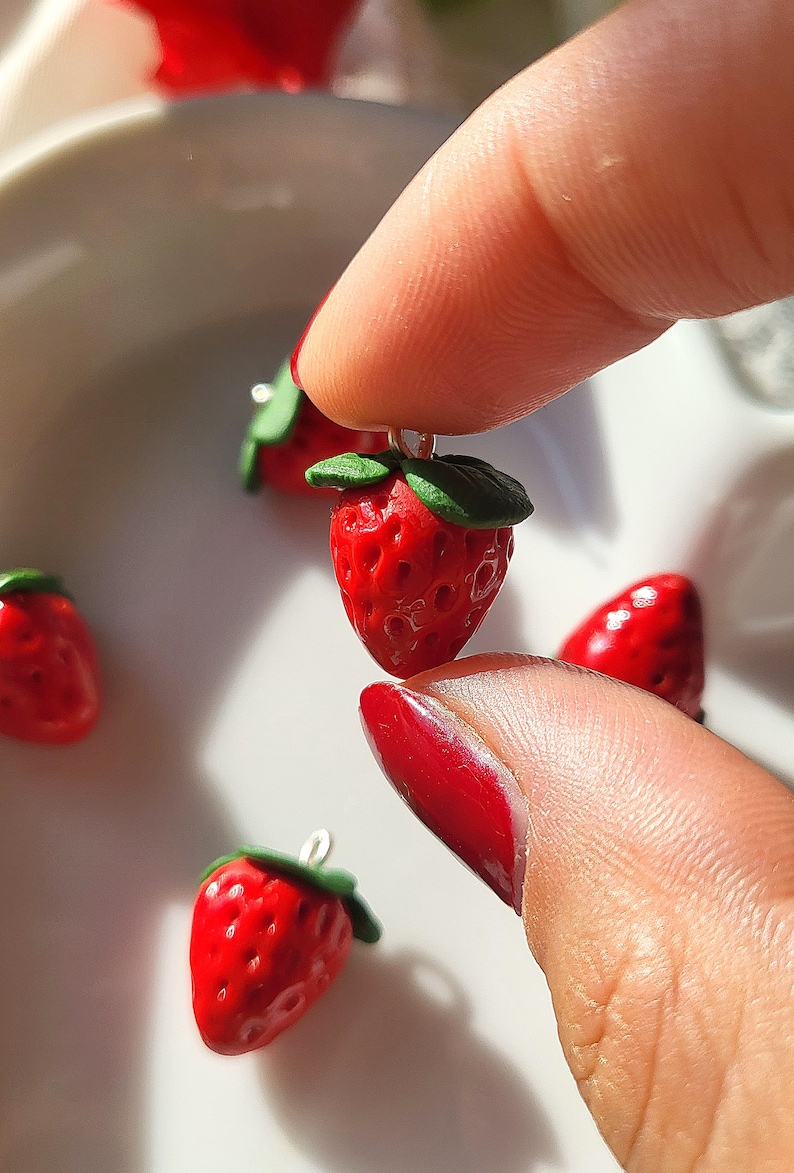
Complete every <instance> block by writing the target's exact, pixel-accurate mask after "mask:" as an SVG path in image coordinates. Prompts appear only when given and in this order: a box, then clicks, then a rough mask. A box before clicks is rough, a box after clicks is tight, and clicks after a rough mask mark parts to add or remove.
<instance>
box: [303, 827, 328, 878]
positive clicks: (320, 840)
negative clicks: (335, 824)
mask: <svg viewBox="0 0 794 1173" xmlns="http://www.w3.org/2000/svg"><path fill="white" fill-rule="evenodd" d="M333 846H334V841H333V839H332V838H331V832H330V831H326V829H325V827H322V828H321V829H320V830H319V831H315V832H314V834H312V835H310V836H309V838H308V839H307V840H306V842H305V843H304V845H303V847H301V849H300V854H299V856H298V859H299V860H300V862H301V863H303V864H306V866H307V867H309V868H320V867H322V866H323V864H324V863H325V861H326V860H327V859H328V856H329V855H330V854H331V850H332V848H333Z"/></svg>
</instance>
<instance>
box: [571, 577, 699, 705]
mask: <svg viewBox="0 0 794 1173" xmlns="http://www.w3.org/2000/svg"><path fill="white" fill-rule="evenodd" d="M559 659H560V660H565V661H567V662H568V663H569V664H581V666H582V667H583V668H592V669H594V670H595V671H596V672H602V673H603V674H604V675H605V676H613V677H614V678H615V679H616V680H623V681H625V682H626V684H634V685H636V686H637V687H638V688H643V689H645V691H646V692H652V693H655V694H656V696H659V697H662V699H663V700H666V701H669V702H670V704H671V705H675V706H676V708H678V709H680V710H681V712H682V713H686V714H687V716H689V717H694V718H695V719H696V720H701V719H702V710H701V707H700V702H701V697H702V695H703V683H704V656H703V617H702V612H701V606H700V599H699V598H698V593H697V591H696V590H695V587H694V584H693V583H692V582H691V581H690V580H689V579H688V578H685V577H684V575H682V574H657V575H654V576H653V577H652V578H645V579H642V581H641V582H635V583H634V585H633V586H630V587H629V588H628V590H626V591H623V592H622V593H621V594H619V595H616V596H615V598H614V599H610V600H609V602H608V603H604V605H603V606H602V607H599V608H598V610H597V611H594V612H593V614H592V615H590V616H589V617H588V618H587V619H585V621H584V623H582V624H581V625H580V626H579V627H578V628H577V629H576V631H575V632H574V633H573V634H572V635H570V636H569V637H568V639H567V640H566V642H565V644H564V645H563V647H562V648H561V650H560V654H559Z"/></svg>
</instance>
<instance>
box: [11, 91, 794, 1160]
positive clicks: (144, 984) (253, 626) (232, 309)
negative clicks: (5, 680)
mask: <svg viewBox="0 0 794 1173" xmlns="http://www.w3.org/2000/svg"><path fill="white" fill-rule="evenodd" d="M102 121H103V123H104V125H103V126H101V127H99V128H97V129H96V130H95V131H94V132H93V133H88V134H83V135H82V136H76V137H72V138H71V139H70V138H69V137H68V136H67V137H66V140H65V141H63V142H62V144H61V146H60V147H59V148H58V149H52V148H51V147H50V148H48V149H46V150H44V149H39V148H36V147H34V148H31V149H30V150H29V151H28V152H27V160H26V162H24V164H21V163H19V162H17V164H15V169H13V170H12V171H11V172H10V173H7V174H6V175H5V177H4V178H3V180H2V183H0V308H1V310H2V312H0V355H2V362H0V562H1V563H2V564H4V565H13V564H30V565H39V566H42V567H43V568H45V569H54V570H56V571H58V572H60V573H62V574H63V575H64V576H65V578H66V580H67V582H68V584H69V585H70V587H71V589H72V590H73V592H74V594H75V595H76V597H77V598H78V600H79V601H80V604H81V606H82V608H83V610H84V612H85V614H86V616H87V617H88V618H89V620H90V622H91V624H92V626H93V628H94V630H95V632H96V633H97V636H98V639H99V642H100V645H101V651H102V659H103V662H104V665H105V672H106V679H107V709H106V712H105V715H104V718H103V720H102V722H101V724H100V726H99V727H98V728H97V730H96V732H95V733H94V735H92V736H91V737H90V738H89V739H88V740H87V741H86V742H84V743H82V744H80V745H78V746H76V747H72V748H68V749H49V748H43V747H35V746H28V745H23V744H17V743H14V742H12V741H3V742H2V743H0V785H2V801H3V818H2V820H0V852H1V853H2V859H3V866H4V876H5V885H4V898H3V911H2V917H3V926H4V942H5V948H4V960H3V963H2V965H0V1087H2V1092H0V1097H1V1099H0V1167H2V1168H4V1169H8V1170H14V1171H17V1170H18V1171H20V1173H21V1171H22V1170H24V1171H25V1173H52V1171H53V1170H56V1169H57V1170H58V1173H89V1171H90V1173H187V1171H188V1170H189V1171H190V1173H204V1171H206V1173H209V1171H210V1170H212V1171H213V1173H215V1171H216V1170H218V1169H221V1168H224V1169H225V1168H246V1169H256V1170H258V1169H263V1170H264V1169H267V1170H273V1171H278V1173H305V1171H310V1170H329V1171H339V1173H428V1170H431V1169H432V1170H434V1171H436V1173H453V1171H454V1173H484V1171H485V1170H488V1173H524V1171H530V1170H533V1171H534V1170H564V1171H569V1173H603V1171H606V1170H612V1169H614V1168H615V1165H614V1162H613V1161H612V1159H611V1157H610V1156H609V1154H608V1153H607V1152H606V1150H605V1148H604V1146H603V1144H602V1142H601V1141H600V1139H599V1137H598V1136H597V1134H596V1131H595V1128H594V1127H593V1125H592V1123H591V1121H590V1119H589V1117H588V1115H587V1112H586V1111H585V1109H584V1107H583V1105H582V1104H581V1102H580V1100H579V1097H578V1094H577V1091H576V1088H575V1086H574V1083H573V1080H572V1079H571V1077H570V1075H569V1073H568V1071H567V1068H566V1067H565V1064H564V1062H563V1059H562V1056H561V1053H560V1050H559V1046H558V1043H557V1039H556V1033H555V1027H554V1020H553V1017H552V1014H551V1009H550V1005H549V999H548V995H547V992H546V989H545V985H544V982H543V980H542V977H541V975H540V973H539V971H538V969H537V968H536V966H535V965H534V963H533V961H532V960H531V958H530V956H529V954H528V952H527V950H526V947H525V944H524V941H523V934H522V932H521V926H520V924H519V922H518V921H517V919H516V918H515V917H514V915H513V914H512V913H511V912H510V911H509V910H508V909H507V908H505V907H502V906H501V905H500V904H499V902H498V901H497V900H496V899H495V898H494V897H493V895H492V893H491V892H490V891H489V890H487V889H486V888H485V886H484V885H482V884H481V883H480V882H479V880H477V879H476V878H475V877H474V876H472V875H469V874H468V873H467V872H466V871H465V870H464V869H463V868H462V867H460V865H459V864H458V863H457V862H456V861H455V860H454V859H453V858H452V856H451V855H450V854H449V853H448V852H447V851H446V850H445V849H444V847H442V846H441V844H439V843H438V842H436V841H435V840H434V839H433V838H431V836H430V835H428V834H427V833H426V832H425V831H424V830H423V829H422V827H421V826H420V825H419V824H418V823H417V822H416V820H415V819H414V818H413V816H411V815H410V814H409V813H408V811H407V810H406V809H405V808H404V807H403V806H402V805H401V803H400V802H399V800H398V799H397V798H396V796H395V795H394V794H393V793H392V792H391V790H390V788H389V787H388V786H387V785H386V784H385V783H384V781H383V780H382V778H381V777H380V775H379V773H378V770H377V768H376V766H375V764H374V762H373V760H372V758H371V757H370V755H369V752H368V750H367V749H366V747H365V744H364V741H363V738H362V735H361V732H360V729H359V725H358V718H357V714H356V703H357V698H358V693H359V691H360V689H361V688H362V687H363V685H365V684H366V683H367V682H368V681H370V680H372V679H373V678H375V677H377V676H378V672H377V670H376V669H375V668H374V666H373V664H372V662H371V661H370V660H369V659H368V657H367V656H366V654H365V653H364V652H363V650H362V649H361V648H360V647H359V645H358V643H357V641H356V639H355V638H354V636H353V635H352V633H351V631H350V630H349V628H348V626H347V623H346V621H345V619H344V616H343V612H342V608H341V605H340V602H339V599H338V595H337V591H336V587H335V584H334V582H333V580H332V575H331V571H330V566H329V560H328V557H327V552H326V534H327V506H326V505H325V504H320V503H314V502H306V501H297V500H288V499H284V498H277V497H269V496H263V497H260V498H255V499H251V498H248V497H246V496H245V495H243V494H242V493H241V492H240V491H239V489H238V487H237V483H236V475H235V461H236V454H237V447H238V443H239V440H240V437H241V435H242V431H243V429H244V426H245V423H246V421H247V418H248V415H249V401H248V397H247V393H248V388H249V387H250V385H251V384H252V383H254V382H256V381H258V380H260V379H262V378H263V377H267V376H269V375H270V374H271V373H272V372H273V370H274V368H275V366H276V364H277V362H278V361H279V360H280V359H281V357H282V356H283V355H284V354H285V353H286V352H287V351H288V350H289V349H290V348H291V346H292V344H293V342H294V341H295V338H296V336H297V334H298V333H299V331H300V329H301V327H302V325H303V323H304V321H305V319H306V318H307V316H308V314H309V312H310V311H311V309H312V308H313V306H314V304H315V302H316V301H317V299H318V298H319V296H320V295H321V294H322V293H323V292H324V291H325V289H326V288H327V287H328V285H329V284H330V283H331V282H332V280H333V279H334V278H335V277H336V276H337V275H338V273H339V271H340V270H341V268H342V267H343V265H344V264H345V262H346V261H347V259H348V258H349V257H350V255H351V254H352V253H353V251H354V250H355V248H356V247H357V245H358V244H359V243H360V242H361V241H362V240H363V239H364V237H365V236H366V234H367V232H368V231H369V230H370V229H371V228H372V226H373V225H374V224H375V222H376V221H377V219H378V218H379V216H380V215H381V214H382V212H383V211H384V209H385V208H386V207H387V205H388V204H389V202H390V201H391V200H392V199H393V197H394V196H395V195H396V194H397V192H398V190H399V189H400V188H401V186H402V185H403V184H404V183H405V182H406V181H407V179H408V178H409V177H410V176H411V175H412V174H413V173H414V172H415V171H416V170H417V168H418V167H419V166H420V164H421V163H422V162H423V160H424V159H425V158H426V157H427V156H428V155H429V154H430V153H431V151H432V150H433V149H434V148H435V147H436V145H437V144H438V143H439V142H440V141H441V140H442V139H443V138H444V137H445V135H446V134H447V133H448V131H449V129H450V128H449V126H448V125H447V124H445V123H444V122H442V121H436V120H433V119H431V118H429V117H426V116H423V115H420V114H417V113H411V112H408V111H401V110H394V109H388V108H385V107H383V108H380V107H375V106H367V105H364V104H360V103H344V102H341V101H334V100H331V99H321V98H317V97H303V98H299V99H298V98H294V97H284V96H281V95H266V96H256V97H246V98H233V99H225V100H221V101H211V102H202V103H196V104H189V105H185V106H181V107H176V108H173V109H170V110H167V111H161V112H149V113H143V114H141V113H134V112H132V113H129V112H127V113H125V112H123V111H121V112H118V113H117V114H110V115H108V114H105V115H103V116H102ZM84 129H85V128H84ZM793 422H794V421H792V419H791V418H790V417H786V416H776V415H773V414H772V413H768V412H764V411H762V410H761V409H759V408H757V407H755V406H754V405H752V404H750V403H749V401H745V400H744V399H743V398H742V397H741V395H740V394H739V393H738V391H737V390H736V389H735V388H734V387H733V385H732V384H731V382H730V378H729V375H728V374H727V372H726V370H725V369H724V368H723V366H722V365H721V359H720V358H719V355H718V354H717V352H716V351H714V350H712V349H711V343H710V342H709V340H708V337H707V336H706V334H705V333H703V332H701V331H699V330H698V329H697V328H696V327H683V328H681V329H679V330H678V331H675V332H673V334H671V335H670V336H669V337H668V338H667V339H665V340H663V341H662V342H661V343H659V344H657V345H656V346H655V347H652V348H650V349H649V350H648V351H647V352H646V353H645V354H644V355H641V356H639V357H638V358H636V359H634V360H631V361H630V362H626V363H623V364H620V365H619V366H618V367H616V368H613V370H612V371H610V372H608V373H607V374H606V375H604V376H602V377H601V378H600V379H598V380H596V381H594V383H593V384H592V385H591V386H589V387H583V388H580V389H578V390H577V391H575V392H573V393H571V395H570V396H568V397H567V398H565V399H563V400H562V401H560V402H559V403H557V404H555V405H552V406H551V407H549V408H546V409H544V410H543V411H542V412H540V413H538V414H537V415H536V416H535V417H533V418H532V419H531V420H528V421H525V422H523V423H521V424H517V425H515V426H513V427H510V428H507V429H504V430H503V431H501V432H499V433H494V434H492V435H490V436H488V437H483V438H481V439H479V440H468V441H467V442H466V443H465V445H462V446H463V447H465V448H467V449H468V450H469V451H476V452H478V453H480V454H482V455H484V456H485V457H486V458H493V459H495V460H496V461H497V462H498V463H500V464H501V465H503V466H504V467H505V468H507V469H508V470H509V471H511V472H512V473H514V474H516V475H518V476H520V477H521V479H522V480H524V481H525V482H526V483H527V484H528V485H529V487H530V489H531V492H532V495H533V497H534V498H535V500H536V503H537V507H538V508H537V514H536V516H535V518H534V519H533V520H532V521H531V522H529V523H527V524H526V525H525V526H523V527H521V529H520V531H519V535H518V546H517V553H516V557H515V559H514V564H513V568H512V570H511V574H510V576H509V579H508V584H507V585H506V587H505V590H504V591H503V593H502V595H501V597H500V599H499V600H498V602H497V604H496V605H495V606H494V608H493V611H492V613H491V615H490V616H489V618H488V619H487V621H486V623H485V624H484V625H483V627H482V629H481V632H480V633H479V634H478V637H477V639H476V641H475V642H474V644H473V645H471V647H472V650H477V649H486V648H495V649H508V648H511V649H523V650H535V651H539V652H544V653H546V652H553V650H554V648H555V647H556V646H557V644H558V643H559V641H560V639H561V638H562V637H563V635H564V634H565V633H566V631H567V630H568V629H569V628H570V627H571V626H573V625H574V624H575V623H576V622H578V620H579V619H580V618H581V617H582V616H583V614H584V613H585V612H586V611H587V610H588V609H589V608H590V607H591V606H593V605H594V604H595V603H597V602H599V601H601V600H602V599H603V598H605V597H606V596H607V595H608V594H609V593H611V592H612V591H614V590H616V589H618V588H619V587H621V586H622V585H625V584H626V583H627V582H628V581H630V580H631V578H632V577H635V576H639V575H641V574H644V573H647V572H652V571H656V570H661V569H667V568H673V569H676V568H682V569H692V568H694V569H695V570H696V571H697V572H698V575H699V578H700V580H701V581H702V583H703V585H704V587H705V594H706V605H707V607H708V608H709V616H710V633H711V636H712V646H713V647H714V648H715V649H716V650H717V652H718V653H719V659H720V662H721V667H720V666H719V665H716V666H712V669H711V680H712V684H711V687H710V691H709V696H708V698H707V701H708V710H709V714H710V721H711V723H712V725H713V726H714V727H715V728H718V729H719V730H720V731H722V732H725V733H726V734H733V735H734V736H735V739H736V740H737V741H739V742H740V743H741V744H743V745H744V746H745V747H746V748H748V749H749V750H750V751H751V752H756V753H758V754H759V755H760V756H763V757H765V758H767V759H769V760H773V764H775V765H777V766H778V768H779V769H781V771H785V769H786V768H787V766H790V764H791V763H792V762H794V738H793V737H792V721H791V716H790V712H789V710H790V706H791V699H792V698H791V676H790V675H787V674H786V672H785V671H784V670H783V668H784V667H785V663H784V661H785V653H786V651H787V650H788V651H790V647H791V638H792V619H791V614H790V611H791V608H790V598H791V584H792V567H794V537H793V536H792V535H794V511H793V510H792V507H791V501H792V499H794V472H792V468H794V463H793V462H792V461H791V459H790V457H789V455H788V448H790V446H791V444H792V442H794V426H792V423H793ZM319 826H328V827H330V828H331V829H332V830H333V831H334V833H335V835H336V839H337V852H336V861H337V862H338V863H339V864H340V865H341V866H345V867H348V868H350V869H351V870H353V871H355V872H356V873H357V874H358V876H359V878H360V881H361V886H362V891H363V892H364V894H365V895H366V896H367V898H368V899H369V900H370V902H371V903H372V905H373V907H374V909H375V910H376V911H377V912H378V914H379V915H380V916H381V917H382V919H383V921H384V924H385V929H386V933H385V937H384V940H383V942H382V944H381V945H380V946H378V947H377V948H375V949H371V950H367V949H365V948H363V947H362V948H357V950H356V952H355V955H354V956H353V958H352V960H351V962H350V964H349V966H348V968H347V969H346V971H345V972H344V974H343V975H342V976H341V977H340V979H339V980H338V981H337V982H336V983H335V985H334V987H333V988H332V989H331V990H330V991H329V993H328V994H327V995H326V996H325V998H324V999H322V1000H321V1002H319V1003H318V1004H317V1006H316V1007H315V1008H314V1009H313V1010H312V1011H311V1012H310V1014H309V1015H307V1017H306V1018H305V1019H304V1020H303V1021H302V1022H301V1023H299V1024H298V1026H297V1027H295V1028H294V1029H293V1030H292V1031H290V1032H288V1033H287V1034H286V1035H284V1036H282V1037H281V1038H280V1039H279V1040H277V1042H276V1043H275V1044H273V1045H272V1046H271V1047H270V1048H268V1049H267V1050H266V1051H265V1052H263V1053H261V1054H259V1055H253V1056H247V1057H245V1058H243V1059H240V1060H229V1059H222V1058H219V1057H218V1056H215V1055H212V1054H211V1053H210V1052H208V1051H206V1050H204V1049H203V1047H202V1045H201V1043H200V1042H199V1039H198V1036H197V1033H196V1031H195V1028H194V1026H193V1023H192V1017H191V1010H190V987H189V976H188V970H187V964H186V949H187V936H188V927H189V910H190V904H191V899H192V895H193V892H194V890H195V882H196V877H197V875H198V874H199V873H200V871H201V869H202V868H203V867H204V865H205V864H206V863H207V862H208V861H209V860H211V859H213V858H214V857H215V856H217V855H219V854H221V853H222V852H224V851H226V850H228V849H230V848H232V847H234V846H235V845H236V844H237V843H238V842H241V841H243V842H261V843H266V844H269V845H271V846H274V847H277V848H281V849H284V850H290V849H297V848H298V847H299V846H300V843H301V842H302V840H303V839H304V837H305V836H306V835H307V834H308V833H309V832H310V831H312V830H313V829H314V828H315V827H319Z"/></svg>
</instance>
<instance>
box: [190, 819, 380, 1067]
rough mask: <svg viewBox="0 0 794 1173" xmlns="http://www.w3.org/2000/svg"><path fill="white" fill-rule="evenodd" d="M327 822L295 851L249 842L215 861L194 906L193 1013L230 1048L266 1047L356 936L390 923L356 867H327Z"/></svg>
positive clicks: (325, 982)
mask: <svg viewBox="0 0 794 1173" xmlns="http://www.w3.org/2000/svg"><path fill="white" fill-rule="evenodd" d="M330 849H331V837H330V835H329V834H328V832H327V831H315V833H314V834H313V835H312V836H311V837H310V838H309V839H308V840H307V841H306V843H305V844H304V845H303V848H302V850H301V853H300V856H299V857H298V858H297V859H295V858H293V857H292V856H289V855H282V854H281V853H280V852H278V851H269V850H267V849H265V848H261V847H241V848H240V849H239V850H238V851H236V852H235V853H234V854H233V855H227V856H224V857H223V858H221V859H218V860H216V861H215V863H213V864H211V865H210V867H209V868H208V869H207V871H206V872H205V873H204V876H203V877H202V883H201V887H200V889H199V892H198V896H197V897H196V902H195V905H194V908H193V927H192V931H191V937H190V971H191V975H192V979H193V1013H194V1015H195V1018H196V1024H197V1026H198V1028H199V1032H200V1033H201V1037H202V1039H203V1040H204V1042H205V1043H206V1044H207V1046H208V1047H209V1048H210V1049H211V1050H213V1051H217V1052H218V1053H219V1054H221V1055H242V1054H244V1053H245V1052H246V1051H254V1050H257V1049H258V1048H260V1047H265V1046H267V1044H268V1043H269V1042H272V1040H273V1039H274V1038H276V1036H277V1035H279V1034H281V1032H282V1031H283V1030H286V1029H287V1027H290V1026H292V1025H293V1023H295V1022H297V1021H298V1019H299V1018H300V1017H301V1016H302V1015H303V1014H305V1012H306V1011H307V1010H308V1009H309V1007H310V1006H311V1005H312V1003H313V1002H316V1000H317V999H318V998H319V997H320V995H321V994H323V993H324V992H325V991H326V990H327V989H328V987H329V986H330V984H331V982H332V981H333V980H334V978H335V977H336V976H337V974H338V973H339V971H340V970H341V969H342V967H343V966H344V964H345V961H346V960H347V956H348V953H349V952H350V947H351V943H352V940H353V938H354V937H355V938H356V939H357V940H359V941H363V942H365V943H366V944H374V943H375V942H376V941H378V940H379V938H380V935H381V926H380V924H379V923H378V921H377V920H376V919H375V917H374V916H373V915H372V913H371V911H370V910H369V908H368V907H367V905H366V904H365V903H364V901H363V900H362V899H361V897H360V896H359V895H358V893H357V892H356V880H355V877H353V876H352V875H350V873H349V872H345V871H342V870H341V869H339V868H326V867H325V866H324V862H325V860H326V858H327V857H328V853H329V852H330Z"/></svg>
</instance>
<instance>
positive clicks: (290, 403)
mask: <svg viewBox="0 0 794 1173" xmlns="http://www.w3.org/2000/svg"><path fill="white" fill-rule="evenodd" d="M270 386H271V387H272V388H273V392H274V394H273V398H272V399H268V401H267V403H263V404H262V405H261V406H260V407H258V408H257V409H256V411H255V412H254V414H253V416H252V417H251V422H250V423H249V425H248V428H247V429H246V433H245V438H244V440H243V442H242V445H241V447H240V459H239V462H238V466H237V467H238V471H239V475H240V482H241V484H242V486H243V488H244V489H245V490H246V491H247V492H249V493H256V492H257V491H258V489H260V488H261V480H260V477H259V467H258V462H257V456H258V455H259V449H260V448H276V447H278V445H279V444H286V443H287V441H288V440H289V439H290V438H291V437H292V433H293V432H294V431H295V425H296V424H297V422H298V416H299V415H300V410H301V407H302V406H303V400H304V395H303V392H302V391H301V389H300V388H299V387H296V386H295V384H294V383H293V381H292V376H291V375H290V372H289V363H288V362H284V363H282V364H281V366H280V367H279V370H278V374H277V375H276V377H275V379H273V381H272V383H271V384H270Z"/></svg>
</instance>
